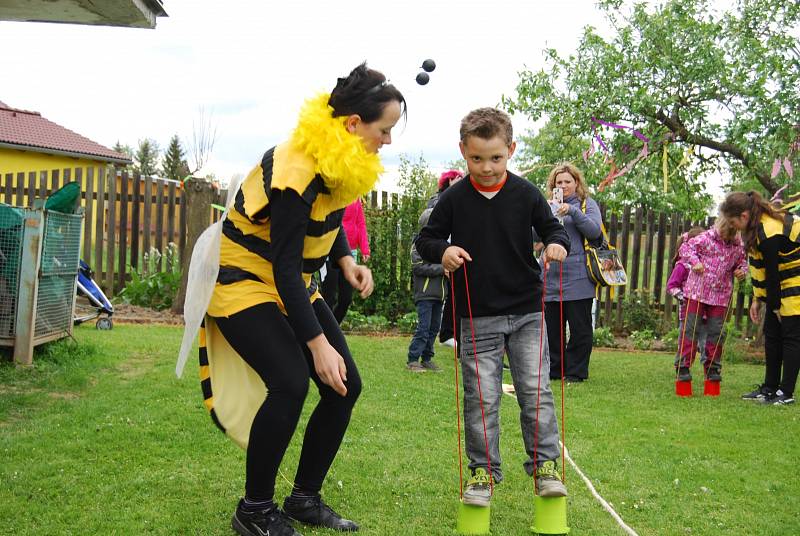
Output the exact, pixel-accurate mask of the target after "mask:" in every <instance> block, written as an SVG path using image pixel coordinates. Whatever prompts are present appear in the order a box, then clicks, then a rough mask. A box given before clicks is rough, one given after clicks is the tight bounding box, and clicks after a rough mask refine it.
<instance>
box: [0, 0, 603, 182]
mask: <svg viewBox="0 0 800 536" xmlns="http://www.w3.org/2000/svg"><path fill="white" fill-rule="evenodd" d="M164 8H165V10H166V11H167V13H168V14H169V18H159V19H158V23H157V26H156V28H155V29H154V30H144V29H129V28H112V27H92V26H76V25H66V24H41V23H16V22H0V50H2V51H3V52H2V54H0V101H3V102H5V103H6V104H8V105H10V106H12V107H15V108H23V109H28V110H35V111H38V112H40V113H41V114H42V115H43V116H44V117H46V118H47V119H50V120H51V121H54V122H56V123H58V124H60V125H62V126H65V127H67V128H69V129H72V130H75V131H77V132H79V133H80V134H82V135H84V136H87V137H88V138H90V139H92V140H94V141H97V142H99V143H101V144H103V145H106V146H109V147H111V146H113V145H114V143H116V142H117V141H118V140H119V141H120V142H122V143H123V144H127V145H130V146H132V147H134V148H135V147H136V145H137V144H138V140H140V139H142V138H145V137H148V138H153V139H155V140H156V141H157V142H158V143H159V144H160V146H161V147H162V148H164V147H166V145H167V143H168V141H169V138H170V137H171V136H172V135H173V134H178V135H179V136H180V137H181V139H182V140H184V142H187V141H188V140H190V139H191V136H192V131H193V122H195V123H196V122H198V120H199V117H200V109H201V108H204V109H205V110H206V115H207V116H209V115H210V117H211V119H212V122H213V123H214V124H215V125H216V127H217V141H216V145H215V147H214V151H213V154H212V157H211V159H210V162H209V164H208V165H207V166H206V168H205V169H206V170H207V171H209V172H213V173H215V174H216V175H217V177H218V178H220V179H228V178H229V177H230V176H232V175H233V174H236V173H246V172H247V171H248V170H249V168H250V167H252V165H253V164H254V163H255V162H257V161H258V160H259V159H260V156H261V154H262V153H263V152H264V150H265V149H267V148H269V147H270V146H272V145H274V144H276V143H278V142H280V141H282V140H283V139H284V138H286V136H287V135H288V134H289V133H290V132H291V130H292V128H293V126H294V123H295V120H296V114H297V111H298V110H299V107H300V105H301V104H302V102H303V100H304V99H305V98H307V97H309V96H312V95H313V94H315V93H316V92H317V91H323V90H324V91H330V89H331V88H332V87H333V85H334V84H335V81H336V78H337V77H339V76H345V75H346V74H347V73H348V72H349V71H350V69H352V68H353V67H354V66H356V65H357V64H358V63H360V62H361V61H363V60H367V61H368V64H369V65H370V66H371V67H373V68H375V69H378V70H380V71H382V72H384V74H386V75H387V76H388V77H389V79H390V80H391V81H392V82H393V83H394V84H395V85H396V86H397V87H398V88H399V89H400V90H401V91H402V92H403V93H404V95H405V97H406V99H407V102H408V108H409V112H408V123H407V125H406V126H405V128H403V125H402V122H401V124H400V125H398V128H397V129H396V131H395V135H394V143H393V144H392V145H391V146H389V147H384V149H383V150H382V151H381V154H382V157H383V159H384V163H385V164H386V165H387V168H390V169H391V168H392V166H395V165H396V164H397V162H398V158H399V155H400V154H407V155H409V156H411V157H412V158H416V157H417V156H419V155H423V156H424V158H425V159H426V161H427V162H428V163H429V164H430V165H431V166H432V167H434V168H439V167H441V166H442V165H444V164H445V163H446V162H448V161H451V160H455V159H457V158H458V157H459V156H460V155H459V153H458V126H459V122H460V120H461V118H462V117H463V116H464V115H465V114H466V113H467V112H468V111H469V110H471V109H473V108H477V107H480V106H494V105H496V104H498V103H499V101H500V99H501V96H502V95H504V94H506V95H513V94H514V89H515V86H516V83H517V80H518V76H517V73H518V72H519V71H520V70H522V69H524V68H526V67H527V68H530V69H539V68H540V67H542V66H543V53H542V51H543V50H544V48H546V47H555V48H556V49H558V50H559V51H561V52H562V53H568V52H571V51H573V50H574V49H575V47H576V45H577V43H578V40H579V37H580V35H581V34H582V30H583V28H584V26H586V25H587V24H588V25H593V26H599V27H601V28H602V26H603V24H604V22H603V21H604V19H603V18H602V16H601V14H600V12H599V11H598V10H597V8H596V6H595V3H594V1H593V0H572V1H569V0H525V1H509V0H480V1H476V0H461V1H459V2H455V1H443V0H425V1H423V0H406V1H404V2H382V1H380V0H377V1H376V0H371V1H365V0H364V1H362V0H359V1H347V0H340V1H339V2H331V1H327V2H322V1H319V0H306V1H297V2H294V1H291V0H286V1H282V2H267V1H263V0H252V1H248V0H225V1H220V0H216V1H210V0H192V1H188V0H165V1H164ZM426 58H432V59H434V60H435V61H436V63H437V68H436V70H435V71H434V72H433V73H431V81H430V83H429V84H428V85H427V86H418V85H417V84H416V83H415V81H414V78H415V76H416V75H417V73H418V72H419V71H420V70H421V69H420V65H421V64H422V61H423V60H424V59H426ZM514 123H515V127H516V128H517V130H523V129H527V128H530V126H531V125H530V123H528V122H527V121H526V120H525V119H524V118H522V117H519V118H515V119H514Z"/></svg>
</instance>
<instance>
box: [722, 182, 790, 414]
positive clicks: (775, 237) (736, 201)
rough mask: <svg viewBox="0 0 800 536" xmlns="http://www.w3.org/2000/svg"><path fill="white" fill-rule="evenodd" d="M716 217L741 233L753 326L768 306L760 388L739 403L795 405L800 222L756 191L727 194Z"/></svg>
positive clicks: (746, 395)
mask: <svg viewBox="0 0 800 536" xmlns="http://www.w3.org/2000/svg"><path fill="white" fill-rule="evenodd" d="M720 213H721V214H722V215H723V216H724V217H726V218H727V219H728V221H729V222H730V223H731V225H733V227H734V228H736V229H738V230H740V231H741V232H742V241H743V242H744V247H745V250H746V251H747V254H748V255H749V259H748V260H749V263H750V278H751V280H752V282H753V298H754V299H753V303H752V305H751V307H750V318H751V319H752V320H753V322H755V323H758V318H759V316H760V315H761V310H762V309H763V308H764V305H765V304H766V311H765V313H764V354H765V364H766V372H765V374H764V383H763V384H761V386H759V387H757V388H756V389H755V390H754V391H753V392H751V393H746V394H744V395H742V398H743V399H745V400H755V401H760V402H763V403H765V404H772V405H778V406H785V405H789V404H794V388H795V384H796V383H797V373H798V371H799V370H800V218H798V217H797V216H794V215H793V214H791V213H789V212H787V211H785V210H780V209H777V208H776V207H775V206H773V205H771V204H770V203H768V202H767V201H765V200H764V199H763V198H762V197H761V195H759V194H758V192H754V191H753V192H748V193H744V192H732V193H730V194H728V195H727V197H726V198H725V202H724V203H722V205H721V206H720ZM781 372H783V374H782V375H781Z"/></svg>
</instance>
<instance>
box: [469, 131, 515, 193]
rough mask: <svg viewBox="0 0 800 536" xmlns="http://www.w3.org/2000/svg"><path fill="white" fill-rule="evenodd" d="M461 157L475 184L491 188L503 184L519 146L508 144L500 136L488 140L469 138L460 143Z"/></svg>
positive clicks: (475, 137)
mask: <svg viewBox="0 0 800 536" xmlns="http://www.w3.org/2000/svg"><path fill="white" fill-rule="evenodd" d="M459 147H460V148H461V156H463V157H464V160H466V161H467V170H468V171H469V174H470V176H471V177H472V178H473V179H475V182H477V183H478V184H480V185H481V186H486V187H491V186H496V185H498V184H500V183H501V182H503V179H505V176H506V167H507V164H508V160H509V158H511V157H512V156H513V154H514V149H516V147H517V144H516V143H514V142H512V143H511V145H510V146H509V145H506V142H505V140H504V139H503V138H501V137H500V136H495V137H493V138H490V139H488V140H485V139H483V138H479V137H477V136H469V137H468V138H467V139H466V140H465V141H462V142H461V143H459Z"/></svg>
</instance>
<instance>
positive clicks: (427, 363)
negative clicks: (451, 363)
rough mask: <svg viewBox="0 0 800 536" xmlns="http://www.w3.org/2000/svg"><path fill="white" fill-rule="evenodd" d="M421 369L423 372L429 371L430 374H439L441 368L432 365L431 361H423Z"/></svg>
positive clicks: (434, 364)
mask: <svg viewBox="0 0 800 536" xmlns="http://www.w3.org/2000/svg"><path fill="white" fill-rule="evenodd" d="M421 366H422V368H424V369H425V370H429V371H431V372H441V371H442V368H441V367H440V366H439V365H437V364H436V363H434V362H433V361H423V362H422V364H421Z"/></svg>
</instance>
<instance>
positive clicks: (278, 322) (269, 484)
mask: <svg viewBox="0 0 800 536" xmlns="http://www.w3.org/2000/svg"><path fill="white" fill-rule="evenodd" d="M313 306H314V313H315V314H316V316H317V319H318V320H319V322H320V325H321V326H322V329H323V331H324V332H325V336H326V337H327V338H328V342H330V343H331V345H332V346H333V347H334V348H336V350H337V351H338V352H339V353H340V354H341V356H342V357H343V358H344V362H345V365H346V366H347V381H346V382H345V385H346V386H347V396H340V395H339V394H337V393H336V392H335V391H334V390H333V389H331V388H330V387H328V386H327V385H325V384H324V383H322V381H321V380H320V378H319V376H318V375H317V373H316V371H315V370H314V361H313V358H312V356H311V351H310V350H309V349H308V346H306V344H305V342H303V341H299V340H297V338H296V337H295V335H294V331H293V330H292V328H291V326H290V325H289V322H288V320H287V318H286V317H285V316H284V315H283V313H281V311H280V309H278V306H277V305H276V304H275V303H262V304H259V305H255V306H253V307H250V308H249V309H245V310H244V311H241V312H239V313H236V314H234V315H231V316H230V317H227V318H216V319H215V320H216V322H217V325H218V326H219V329H220V331H221V332H222V335H223V336H224V337H225V339H226V340H227V341H228V343H229V344H230V345H231V346H232V347H233V349H234V350H236V351H237V352H238V353H239V355H240V356H242V358H243V359H244V360H245V361H246V362H247V364H248V365H250V366H251V367H252V368H253V370H255V371H256V373H258V375H259V376H260V377H261V379H262V380H263V381H264V384H265V385H266V386H267V396H266V398H265V399H264V403H263V404H262V405H261V408H259V410H258V412H257V413H256V416H255V419H254V420H253V425H252V427H251V428H250V442H249V444H248V446H247V483H246V485H245V489H246V492H247V496H248V497H249V498H251V499H255V500H266V499H272V498H273V495H274V493H275V477H276V475H277V474H278V468H279V467H280V464H281V460H282V459H283V455H284V454H285V452H286V448H287V447H288V445H289V441H290V440H291V438H292V435H293V434H294V431H295V428H296V427H297V423H298V421H299V420H300V413H301V412H302V410H303V402H304V401H305V399H306V394H307V393H308V386H309V382H308V380H309V378H310V379H311V380H313V381H314V383H315V384H316V386H317V390H318V391H319V394H320V400H319V403H317V407H316V408H314V411H313V412H312V414H311V418H310V419H309V421H308V426H307V427H306V433H305V437H304V438H303V448H302V451H301V453H300V462H299V464H298V466H297V473H296V475H295V479H294V483H295V484H296V485H297V486H300V487H302V488H303V489H305V490H309V491H319V490H320V489H322V482H323V480H324V479H325V475H326V474H327V473H328V470H329V469H330V466H331V464H332V463H333V459H334V458H335V457H336V453H337V452H338V451H339V445H341V442H342V438H343V437H344V433H345V431H346V430H347V426H348V424H349V423H350V414H351V413H352V410H353V406H354V405H355V402H356V399H357V398H358V395H359V394H360V393H361V377H360V376H359V374H358V368H357V367H356V364H355V362H354V361H353V358H352V356H351V355H350V351H349V349H348V348H347V343H346V342H345V338H344V335H343V334H342V331H341V329H339V324H338V323H337V322H336V320H335V319H334V318H333V315H332V314H331V311H330V309H328V306H327V305H326V304H325V302H324V301H322V300H317V301H315V302H314V304H313Z"/></svg>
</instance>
